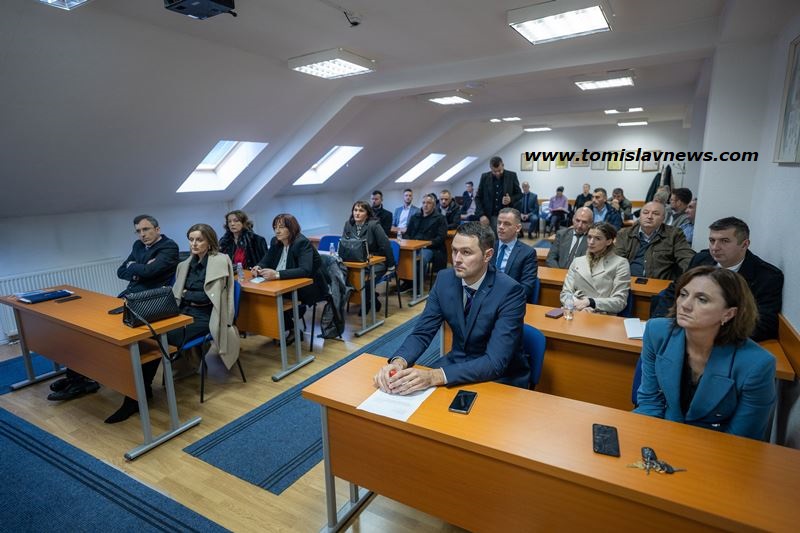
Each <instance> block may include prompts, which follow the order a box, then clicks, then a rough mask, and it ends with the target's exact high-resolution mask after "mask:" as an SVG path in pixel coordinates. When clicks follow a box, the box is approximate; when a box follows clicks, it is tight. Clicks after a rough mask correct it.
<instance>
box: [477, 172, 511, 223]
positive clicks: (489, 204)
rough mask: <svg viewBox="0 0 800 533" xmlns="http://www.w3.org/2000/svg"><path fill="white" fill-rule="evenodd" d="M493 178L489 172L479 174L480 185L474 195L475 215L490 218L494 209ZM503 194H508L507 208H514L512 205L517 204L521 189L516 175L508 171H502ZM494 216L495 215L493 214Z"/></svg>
mask: <svg viewBox="0 0 800 533" xmlns="http://www.w3.org/2000/svg"><path fill="white" fill-rule="evenodd" d="M493 179H494V176H492V173H491V172H484V173H483V174H481V181H480V185H478V192H477V193H476V194H475V215H476V216H477V217H479V218H480V217H481V216H487V217H491V216H492V210H493V208H494V182H493V181H492V180H493ZM500 179H502V180H503V194H508V195H509V196H510V197H511V203H510V204H509V205H508V207H514V204H516V203H517V202H519V199H520V198H521V197H522V189H520V188H519V180H518V179H517V174H516V173H515V172H511V171H509V170H504V171H503V176H502V177H501V178H500ZM495 214H496V213H495Z"/></svg>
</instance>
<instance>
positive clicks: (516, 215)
mask: <svg viewBox="0 0 800 533" xmlns="http://www.w3.org/2000/svg"><path fill="white" fill-rule="evenodd" d="M503 213H511V214H512V215H513V216H514V220H516V221H517V224H522V216H521V215H520V214H519V211H517V210H516V209H514V208H513V207H504V208H503V209H501V210H500V212H499V213H498V215H502V214H503Z"/></svg>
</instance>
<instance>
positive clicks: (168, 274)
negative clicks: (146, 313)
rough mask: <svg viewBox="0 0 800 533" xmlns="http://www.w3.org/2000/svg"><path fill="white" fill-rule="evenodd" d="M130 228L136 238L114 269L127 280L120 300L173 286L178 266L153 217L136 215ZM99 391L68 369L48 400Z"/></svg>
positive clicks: (169, 241) (173, 248)
mask: <svg viewBox="0 0 800 533" xmlns="http://www.w3.org/2000/svg"><path fill="white" fill-rule="evenodd" d="M133 227H134V229H135V230H136V235H137V237H138V239H137V240H136V241H135V242H134V243H133V248H132V249H131V253H130V255H128V257H127V259H125V261H123V263H122V264H121V265H120V266H119V268H118V269H117V277H119V278H120V279H124V280H127V281H128V286H127V287H126V288H125V290H124V291H122V292H121V293H120V295H119V297H120V298H123V297H124V296H125V295H126V294H131V293H134V292H141V291H145V290H148V289H156V288H158V287H166V286H168V285H169V284H170V283H172V277H173V275H174V274H175V266H176V265H177V264H178V245H177V244H175V241H173V240H172V239H170V238H169V237H167V236H166V235H163V234H162V233H161V228H160V227H159V225H158V220H156V219H155V217H152V216H150V215H139V216H137V217H136V218H134V219H133ZM121 309H122V308H120V310H121ZM99 388H100V385H99V384H98V383H97V382H96V381H94V380H91V379H89V378H87V377H86V376H84V375H83V374H79V373H78V372H75V371H74V370H71V369H69V368H68V369H67V370H66V374H65V377H63V378H61V379H58V380H56V381H54V382H53V383H51V384H50V390H51V391H53V392H52V393H50V394H49V395H48V396H47V399H48V400H50V401H55V402H57V401H64V400H72V399H73V398H78V397H80V396H83V395H84V394H89V393H93V392H97V390H98V389H99Z"/></svg>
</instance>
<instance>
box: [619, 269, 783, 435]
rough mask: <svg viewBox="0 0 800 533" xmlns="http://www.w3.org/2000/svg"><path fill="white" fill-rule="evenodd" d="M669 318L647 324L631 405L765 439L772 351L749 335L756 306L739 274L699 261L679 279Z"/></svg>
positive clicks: (646, 411)
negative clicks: (634, 400) (639, 379)
mask: <svg viewBox="0 0 800 533" xmlns="http://www.w3.org/2000/svg"><path fill="white" fill-rule="evenodd" d="M676 294H677V295H678V297H677V299H676V301H675V305H674V306H673V308H672V310H671V311H670V316H671V317H672V318H656V319H652V320H650V321H649V322H648V323H647V328H646V330H645V334H644V340H643V346H642V382H641V385H640V386H639V390H638V398H637V400H638V403H639V405H638V406H637V407H636V409H635V410H634V412H637V413H642V414H646V415H650V416H655V417H658V418H664V419H666V420H674V421H676V422H684V423H686V424H692V425H695V426H701V427H706V428H710V429H714V430H717V431H723V432H726V433H732V434H734V435H739V436H742V437H749V438H753V439H764V437H765V433H766V428H767V424H768V422H769V418H770V414H771V413H772V408H773V406H774V404H775V358H774V357H773V356H772V355H771V354H770V353H769V352H767V351H766V350H764V349H763V348H761V347H760V346H759V345H758V344H756V343H755V342H753V341H752V340H750V339H749V338H748V337H749V336H750V335H751V334H752V332H753V329H754V328H755V324H756V320H757V316H758V312H757V310H756V305H755V301H754V300H753V295H752V294H751V293H750V289H749V288H748V287H747V284H746V283H745V281H744V279H743V278H742V277H741V276H739V275H738V274H736V273H734V272H732V271H730V270H728V269H725V268H716V267H712V266H704V267H697V268H693V269H691V270H689V271H687V272H686V273H685V274H683V276H681V277H680V279H678V282H677V290H676Z"/></svg>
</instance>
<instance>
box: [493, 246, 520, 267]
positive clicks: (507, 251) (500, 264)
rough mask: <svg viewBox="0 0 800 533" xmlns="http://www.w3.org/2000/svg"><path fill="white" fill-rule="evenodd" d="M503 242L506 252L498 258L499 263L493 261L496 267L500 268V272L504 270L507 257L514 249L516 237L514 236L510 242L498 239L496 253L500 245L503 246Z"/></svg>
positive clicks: (498, 251)
mask: <svg viewBox="0 0 800 533" xmlns="http://www.w3.org/2000/svg"><path fill="white" fill-rule="evenodd" d="M504 244H505V245H506V253H505V254H504V255H503V257H500V258H498V259H499V260H500V263H495V265H497V269H498V270H500V271H501V272H505V271H506V265H507V264H508V258H509V257H511V252H512V251H513V250H514V245H515V244H517V239H516V238H515V239H514V240H512V241H511V242H503V241H498V246H497V253H498V254H499V253H500V247H501V246H503V245H504Z"/></svg>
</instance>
